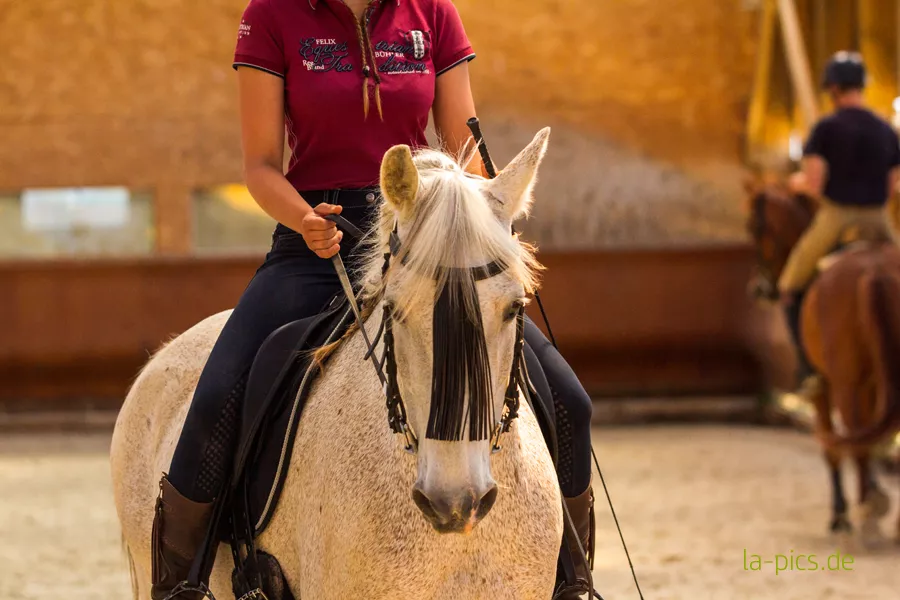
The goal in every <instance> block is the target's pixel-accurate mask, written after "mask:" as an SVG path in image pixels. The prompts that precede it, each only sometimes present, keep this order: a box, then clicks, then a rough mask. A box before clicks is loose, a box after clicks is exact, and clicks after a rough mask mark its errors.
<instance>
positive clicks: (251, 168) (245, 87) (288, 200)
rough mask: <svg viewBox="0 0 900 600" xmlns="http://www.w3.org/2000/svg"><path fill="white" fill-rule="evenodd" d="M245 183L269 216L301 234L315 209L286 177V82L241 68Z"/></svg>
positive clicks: (240, 86) (258, 71)
mask: <svg viewBox="0 0 900 600" xmlns="http://www.w3.org/2000/svg"><path fill="white" fill-rule="evenodd" d="M238 96H239V98H240V116H241V145H242V147H243V151H244V182H245V183H246V184H247V189H248V190H249V191H250V194H251V195H252V196H253V199H254V200H256V202H257V204H259V206H260V208H262V209H263V210H264V211H265V212H266V214H268V215H269V216H270V217H272V218H273V219H275V220H276V221H278V222H279V223H284V224H285V225H287V226H288V227H290V228H291V229H293V230H294V231H300V223H301V222H302V221H303V217H305V216H306V214H307V213H308V212H310V211H311V210H312V208H311V207H310V206H309V204H307V203H306V202H305V201H304V200H303V198H301V197H300V194H298V193H297V190H295V189H294V186H292V185H291V184H290V182H288V180H287V179H286V178H285V176H284V170H283V168H284V167H283V165H284V80H283V79H282V78H281V77H277V76H275V75H272V74H271V73H266V72H264V71H260V70H258V69H253V68H249V67H240V68H238Z"/></svg>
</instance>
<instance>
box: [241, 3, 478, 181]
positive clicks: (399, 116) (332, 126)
mask: <svg viewBox="0 0 900 600" xmlns="http://www.w3.org/2000/svg"><path fill="white" fill-rule="evenodd" d="M367 23H368V32H369V38H370V40H371V44H372V50H373V52H367V53H366V56H365V58H364V57H363V51H362V49H361V47H360V43H359V41H358V38H359V35H358V33H357V29H356V24H355V18H354V16H353V13H352V11H351V10H350V9H349V8H348V7H347V5H345V4H344V3H343V1H342V0H250V3H249V5H248V6H247V8H246V10H245V11H244V16H243V19H242V20H241V24H240V27H239V30H238V40H237V48H236V50H235V54H234V67H235V68H237V67H239V66H247V67H253V68H256V69H261V70H263V71H266V72H269V73H272V74H273V75H277V76H278V77H282V78H283V79H284V94H285V122H286V127H287V132H288V142H289V144H290V147H291V151H292V156H291V161H290V165H289V167H288V172H287V179H288V181H290V182H291V184H293V186H294V187H295V188H296V189H298V190H299V191H301V192H302V191H304V190H322V189H336V188H359V187H366V186H370V185H373V184H377V182H378V174H379V169H380V165H381V159H382V157H383V156H384V153H385V152H386V151H387V150H388V148H390V147H391V146H393V145H395V144H408V145H410V146H413V147H420V146H424V145H426V144H427V140H426V138H425V127H426V126H427V124H428V113H429V111H430V110H431V106H432V104H433V102H434V93H435V80H436V78H437V77H438V76H440V75H441V73H444V72H446V71H448V70H449V69H452V68H453V67H454V66H456V65H458V64H460V63H462V62H465V61H468V60H471V59H473V58H474V57H475V54H474V53H473V52H472V46H471V44H470V43H469V40H468V38H467V37H466V33H465V30H464V29H463V25H462V21H461V20H460V17H459V13H458V12H457V11H456V8H455V7H454V6H453V4H452V2H451V0H374V1H373V3H372V5H371V6H370V8H369V10H368V18H367ZM372 54H374V58H375V63H376V64H375V65H371V64H369V65H368V67H369V69H373V68H377V69H378V73H379V76H380V79H381V84H380V95H381V104H382V110H383V117H384V118H383V119H381V118H380V117H379V114H378V110H377V108H376V104H375V91H374V77H371V76H370V77H369V78H368V81H369V82H370V84H369V85H368V86H367V87H366V93H368V94H369V105H370V108H369V112H368V115H367V116H366V115H365V114H364V110H363V81H364V80H365V77H364V67H365V66H366V64H367V63H370V62H371V59H370V57H371V56H372Z"/></svg>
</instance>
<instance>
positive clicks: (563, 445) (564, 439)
mask: <svg viewBox="0 0 900 600" xmlns="http://www.w3.org/2000/svg"><path fill="white" fill-rule="evenodd" d="M525 344H526V345H527V346H528V347H529V349H530V350H531V351H532V352H534V355H535V356H536V357H537V360H538V362H539V363H540V364H541V369H542V370H543V372H544V375H545V376H546V378H547V384H548V386H549V387H550V393H551V395H552V396H553V408H554V409H555V411H556V438H557V445H558V452H559V460H558V462H557V474H558V476H559V486H560V489H561V490H562V493H563V495H564V496H567V497H569V498H574V497H576V496H578V495H580V494H581V493H582V492H584V491H585V490H586V489H587V487H588V485H590V483H591V412H592V406H591V397H590V396H588V394H587V392H586V391H585V390H584V388H583V387H582V386H581V382H580V381H578V377H577V376H576V375H575V372H574V371H573V370H572V367H570V366H569V364H568V363H567V362H566V361H565V359H564V358H563V357H562V355H561V354H560V353H559V351H558V350H557V349H556V348H554V347H553V344H552V343H550V340H548V339H547V338H546V337H544V334H543V333H542V332H541V330H540V329H538V327H537V325H535V324H534V323H533V322H532V321H531V319H528V318H526V319H525Z"/></svg>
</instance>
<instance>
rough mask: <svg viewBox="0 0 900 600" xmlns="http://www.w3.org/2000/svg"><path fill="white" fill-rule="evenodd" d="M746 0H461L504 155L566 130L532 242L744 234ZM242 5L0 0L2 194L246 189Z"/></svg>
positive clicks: (227, 1)
mask: <svg viewBox="0 0 900 600" xmlns="http://www.w3.org/2000/svg"><path fill="white" fill-rule="evenodd" d="M297 1H301V0H297ZM410 1H411V0H410ZM750 4H752V3H750V2H746V0H745V1H744V2H739V1H738V0H727V1H723V0H666V1H665V2H660V1H659V0H616V1H615V2H595V1H593V0H582V1H580V2H576V1H575V0H566V1H563V0H544V1H542V2H538V1H536V0H530V1H525V0H457V6H458V7H459V10H460V12H461V13H462V15H463V18H464V20H465V22H466V27H467V30H468V32H469V35H470V37H471V38H472V41H473V43H474V45H475V46H476V51H477V52H478V53H479V58H478V60H477V61H476V62H475V63H473V65H472V71H473V82H474V88H475V93H476V97H477V100H478V103H479V107H480V108H479V110H480V113H481V115H482V120H483V121H484V124H485V132H486V135H489V136H490V141H491V144H492V147H493V149H494V153H495V154H496V155H497V157H498V162H501V163H502V162H504V161H505V160H507V159H508V158H509V157H510V156H512V155H513V153H514V152H515V151H516V150H518V149H519V148H520V147H521V144H523V143H525V142H526V141H527V140H528V139H530V135H531V134H532V133H533V132H534V131H535V130H536V129H537V128H539V127H541V126H543V125H546V124H552V125H554V126H555V130H556V131H557V132H558V134H557V135H554V138H553V142H551V144H552V149H551V156H550V158H548V162H547V168H546V169H545V170H544V173H543V177H542V184H541V187H540V188H539V194H540V199H539V206H538V211H537V212H536V220H535V222H534V223H533V224H532V226H531V229H530V230H531V231H532V232H533V234H534V235H535V236H536V237H537V238H538V241H541V242H546V243H548V244H550V245H554V246H562V247H566V246H590V245H609V244H621V243H629V244H633V243H638V244H654V243H677V242H681V241H685V242H688V241H693V240H697V239H703V240H714V239H719V238H723V237H724V238H727V239H732V238H734V237H735V236H739V235H740V226H739V210H738V206H739V202H738V198H739V191H738V190H739V187H738V183H739V182H738V174H739V170H738V169H739V165H740V158H741V140H742V127H743V123H744V115H745V107H746V103H747V98H748V96H749V92H750V85H751V79H752V77H751V75H752V68H753V39H754V36H753V34H754V29H755V26H756V19H757V17H758V13H757V12H756V11H748V10H746V9H745V5H750ZM244 5H245V0H205V1H204V2H182V1H177V0H152V1H147V0H42V1H41V2H23V1H21V0H19V1H17V0H0V30H2V31H3V32H4V34H3V41H2V42H0V52H2V55H3V69H0V139H2V140H3V143H2V144H0V189H11V190H14V189H18V188H21V187H25V186H34V185H90V184H127V185H131V186H136V187H149V188H153V189H156V190H157V195H158V201H159V203H160V204H161V205H163V206H164V207H165V206H166V203H167V202H174V208H171V210H169V211H168V213H167V209H165V208H163V210H162V211H161V212H160V214H161V215H162V216H161V218H163V219H164V220H166V219H171V220H172V221H178V217H177V212H178V210H179V209H178V206H181V207H182V208H183V203H184V201H185V198H186V196H187V193H188V191H189V190H190V189H191V188H194V187H197V186H205V185H211V184H218V183H228V182H233V181H237V180H238V179H239V178H240V147H239V138H238V130H237V122H236V112H235V108H236V107H235V92H234V77H233V74H232V72H231V69H230V58H231V52H232V49H233V42H234V38H235V31H236V25H237V23H238V22H239V20H240V14H241V11H242V9H243V6H244ZM179 203H180V204H179ZM167 214H173V215H175V216H174V217H166V215H167ZM585 215H587V216H588V217H589V218H584V216H585ZM167 222H168V221H167ZM573 223H575V225H573ZM187 226H188V224H186V223H184V222H182V223H180V224H178V225H177V226H176V227H175V231H174V232H170V233H167V234H166V235H170V236H171V237H177V235H178V227H182V228H183V227H187Z"/></svg>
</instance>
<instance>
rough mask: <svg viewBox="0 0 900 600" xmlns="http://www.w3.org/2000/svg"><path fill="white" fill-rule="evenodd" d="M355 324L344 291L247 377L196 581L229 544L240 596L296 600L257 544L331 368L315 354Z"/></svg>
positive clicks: (281, 336)
mask: <svg viewBox="0 0 900 600" xmlns="http://www.w3.org/2000/svg"><path fill="white" fill-rule="evenodd" d="M353 322H354V316H353V312H352V309H351V307H350V303H349V302H348V300H347V298H346V296H345V295H344V293H343V292H340V293H338V294H336V295H335V296H334V297H333V298H332V299H331V300H330V301H329V302H328V304H327V305H326V306H325V307H324V309H323V310H322V312H321V313H319V314H318V315H316V316H313V317H310V318H307V319H301V320H298V321H294V322H292V323H288V324H287V325H284V326H282V327H280V328H279V329H277V330H275V331H274V332H273V333H272V334H271V335H269V337H268V338H266V340H265V342H264V343H263V344H262V346H261V347H260V349H259V351H258V352H257V355H256V357H255V359H254V360H253V364H252V366H251V368H250V371H249V375H248V379H247V387H246V392H245V399H244V403H243V410H242V415H241V427H240V432H239V438H238V444H237V454H236V455H235V460H234V469H233V472H232V474H231V480H230V485H229V489H228V492H227V493H226V494H224V495H223V497H222V498H221V501H220V502H218V503H217V506H216V511H215V514H214V517H213V519H212V523H211V524H210V530H209V532H208V534H207V539H206V541H205V543H204V546H203V548H202V549H201V552H200V553H199V555H198V558H197V561H196V562H195V564H194V567H193V569H192V575H191V577H192V579H193V581H195V582H200V581H207V580H208V577H209V573H210V572H211V569H212V562H213V561H212V559H213V557H214V553H213V552H212V550H213V549H214V548H215V547H216V546H217V545H218V544H219V543H220V542H224V543H229V544H230V545H231V546H232V551H233V556H234V558H235V565H236V568H235V571H234V573H233V584H234V591H235V596H236V597H238V598H241V597H244V596H245V595H246V594H247V593H250V592H251V590H254V589H261V590H263V591H264V593H265V594H266V597H267V598H268V599H269V600H292V596H291V595H290V590H289V589H288V588H287V586H286V584H285V582H284V578H283V575H282V573H281V569H280V566H279V565H278V561H277V560H276V559H275V557H273V556H270V555H268V554H266V553H264V552H262V551H259V550H256V549H255V545H254V541H255V540H256V538H257V537H258V536H259V535H260V534H261V533H262V532H263V531H264V530H265V529H266V526H267V525H268V524H269V521H270V520H271V517H272V515H273V514H274V512H275V508H276V507H277V505H278V501H279V498H280V495H281V492H282V489H283V486H284V481H285V478H286V475H287V473H288V470H289V466H290V460H291V454H292V449H293V445H294V441H295V438H296V434H297V427H298V424H299V422H300V418H301V416H302V414H303V408H304V406H305V403H306V399H307V397H308V395H309V391H310V390H311V389H312V384H313V382H314V381H315V379H316V377H317V376H318V375H319V373H320V371H321V367H322V366H323V365H322V364H317V363H315V362H314V361H313V356H314V352H315V350H316V349H318V348H321V347H322V346H325V345H328V344H331V343H333V342H335V341H337V340H339V339H340V338H341V337H342V336H343V335H344V334H345V333H346V332H347V330H348V328H349V327H350V325H351V324H352V323H353ZM524 359H525V364H526V369H527V371H528V373H527V381H526V383H527V385H528V388H529V389H528V391H529V393H528V394H526V397H529V398H530V400H531V408H532V412H533V413H534V414H535V415H536V417H537V420H538V424H539V426H540V428H541V432H542V434H543V436H544V439H545V441H546V443H547V445H548V448H549V450H550V453H551V457H552V459H553V464H554V466H555V465H556V464H557V457H558V452H557V440H556V431H555V422H556V420H555V407H554V404H553V398H552V395H551V392H550V386H549V384H548V383H547V379H546V376H545V375H544V373H543V370H542V369H541V366H540V363H539V362H538V360H537V357H536V356H535V354H534V352H533V351H531V349H530V348H529V347H528V346H527V345H526V346H525V348H524ZM326 362H327V359H326ZM385 416H387V415H385Z"/></svg>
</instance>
